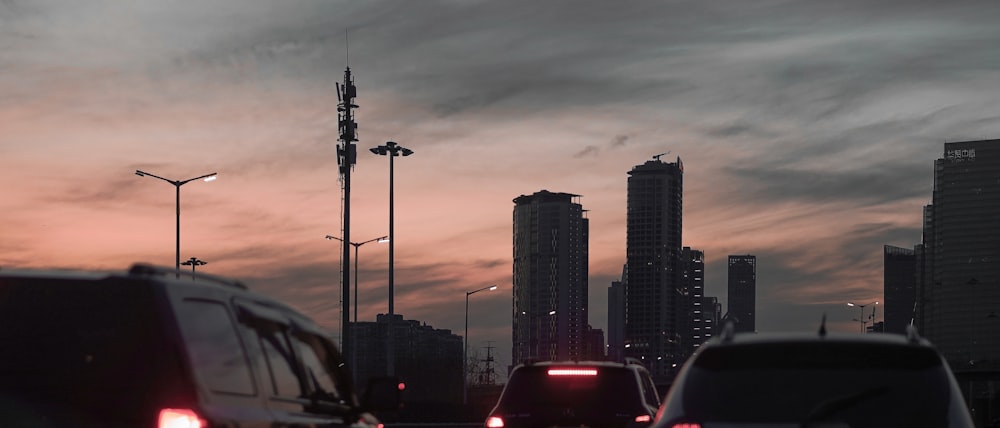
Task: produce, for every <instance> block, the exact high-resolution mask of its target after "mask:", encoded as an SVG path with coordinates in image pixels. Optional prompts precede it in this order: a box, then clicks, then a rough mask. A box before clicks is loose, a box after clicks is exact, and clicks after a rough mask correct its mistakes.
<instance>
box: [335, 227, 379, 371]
mask: <svg viewBox="0 0 1000 428" xmlns="http://www.w3.org/2000/svg"><path fill="white" fill-rule="evenodd" d="M326 239H336V240H338V241H340V242H344V240H343V239H341V238H338V237H336V236H333V235H326ZM388 240H389V237H388V236H380V237H378V238H372V239H369V240H367V241H364V242H348V244H350V245H351V246H352V247H354V324H357V323H358V276H359V275H358V249H359V248H361V246H362V245H365V244H367V243H369V242H378V243H382V242H387V241H388ZM344 310H345V311H346V310H348V309H347V308H344ZM350 338H351V339H353V340H354V342H357V339H355V338H354V335H353V334H352V335H350ZM353 344H354V343H353V342H352V343H351V346H350V348H349V351H348V352H350V353H351V372H352V373H353V374H354V378H355V379H357V378H358V372H357V370H358V349H357V347H355V346H353ZM340 346H341V349H343V346H344V344H343V343H341V344H340Z"/></svg>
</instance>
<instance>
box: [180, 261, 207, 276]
mask: <svg viewBox="0 0 1000 428" xmlns="http://www.w3.org/2000/svg"><path fill="white" fill-rule="evenodd" d="M181 264H182V265H184V266H191V280H192V281H196V280H197V279H196V278H195V271H194V268H195V267H196V266H203V265H207V264H208V262H206V261H204V260H199V259H198V258H197V257H191V258H190V259H187V260H186V261H184V262H183V263H181Z"/></svg>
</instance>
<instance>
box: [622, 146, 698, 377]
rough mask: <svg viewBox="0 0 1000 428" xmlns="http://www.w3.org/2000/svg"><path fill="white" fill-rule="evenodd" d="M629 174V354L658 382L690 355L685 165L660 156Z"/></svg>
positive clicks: (626, 280) (626, 345)
mask: <svg viewBox="0 0 1000 428" xmlns="http://www.w3.org/2000/svg"><path fill="white" fill-rule="evenodd" d="M628 175H629V178H628V202H627V204H628V206H627V210H628V211H627V220H626V226H627V231H626V240H625V246H626V270H627V272H628V277H627V278H623V282H624V284H625V328H624V348H625V349H624V354H625V356H626V357H633V358H637V359H639V360H641V361H642V362H643V364H645V365H646V367H647V368H648V369H649V371H650V373H651V374H652V375H653V377H654V379H656V380H657V381H658V382H662V381H669V380H671V379H672V378H673V376H674V374H675V373H676V370H677V367H679V365H680V364H681V363H683V361H684V358H685V354H686V352H685V348H684V346H683V344H682V342H683V340H684V338H685V337H684V336H685V332H684V331H683V330H682V328H683V326H684V325H686V322H685V320H684V317H686V316H687V315H688V311H687V309H688V307H687V302H686V300H687V299H686V298H684V297H683V292H684V281H683V277H682V270H683V267H684V266H683V264H682V257H681V251H682V247H681V214H682V206H683V204H682V202H683V189H684V180H683V176H684V166H683V164H682V163H681V159H680V158H679V157H678V158H677V162H675V163H669V162H663V161H661V160H660V156H659V155H658V156H654V157H653V160H650V161H646V162H645V163H644V164H642V165H637V166H635V167H634V168H632V170H631V171H629V172H628ZM609 353H610V352H609Z"/></svg>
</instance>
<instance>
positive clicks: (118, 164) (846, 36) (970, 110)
mask: <svg viewBox="0 0 1000 428" xmlns="http://www.w3.org/2000/svg"><path fill="white" fill-rule="evenodd" d="M998 22H1000V3H996V2H993V1H989V2H988V1H981V2H973V1H954V2H937V1H878V2H873V1H870V0H857V1H779V0H767V1H746V0H722V1H710V2H707V1H628V0H626V1H613V2H608V1H597V0H565V1H544V2H535V1H520V0H518V1H472V0H470V1H454V0H452V1H445V0H441V1H363V2H360V1H335V0H312V1H308V0H290V1H273V0H210V1H199V2H163V1H124V0H96V1H87V2H67V1H46V0H3V1H0V189H2V193H0V268H13V267H18V268H24V267H28V268H36V267H69V268H87V269H124V268H126V267H127V266H128V265H129V264H131V263H132V262H137V261H142V262H151V263H155V264H160V265H164V266H173V263H174V233H175V223H174V221H175V212H174V209H175V200H174V196H175V193H174V192H175V190H174V187H173V186H171V185H169V184H167V183H164V182H162V181H160V180H156V179H152V178H148V177H138V176H136V175H135V174H134V172H135V170H136V169H142V170H144V171H147V172H150V173H153V174H156V175H160V176H162V177H166V178H169V179H174V180H183V179H187V178H192V177H197V176H200V175H203V174H207V173H211V172H218V174H219V179H218V180H216V181H213V182H209V183H204V182H200V181H198V182H191V183H188V184H186V185H184V186H183V187H182V189H181V227H182V231H181V259H182V260H185V259H188V258H190V257H197V258H199V259H201V260H204V261H207V262H208V264H207V265H205V266H202V267H200V268H199V271H202V272H206V273H212V274H219V275H226V276H234V277H238V278H241V279H243V280H244V281H245V282H247V283H248V284H249V286H250V287H251V288H252V289H254V290H256V291H259V292H262V293H265V294H268V295H271V296H274V297H277V298H279V299H282V300H285V301H288V302H289V303H291V304H293V305H294V306H296V307H298V308H300V309H301V310H303V311H304V312H305V313H307V314H309V315H310V316H312V317H314V318H315V319H317V320H318V321H319V322H320V323H322V324H323V325H326V326H327V327H329V328H330V329H331V330H332V331H335V332H338V333H339V329H340V310H341V308H340V304H339V299H340V279H341V274H340V247H339V246H338V243H337V242H336V241H329V240H325V239H324V236H325V235H327V234H330V235H334V236H342V231H341V220H340V219H341V195H342V194H341V183H340V181H339V178H338V172H337V160H336V145H337V141H336V140H337V112H336V104H337V96H336V89H335V82H339V81H341V80H342V78H343V73H344V69H345V67H347V66H350V67H351V70H352V71H353V73H354V74H355V77H356V84H357V87H358V98H357V104H359V105H360V106H361V107H360V109H358V110H357V121H358V123H359V126H360V132H359V136H360V141H359V143H358V162H357V165H356V168H355V169H354V172H353V173H352V184H353V186H352V202H351V203H352V230H351V237H352V240H354V241H355V242H360V241H364V240H368V239H371V238H375V237H378V236H382V235H386V234H388V219H389V212H388V211H389V210H388V205H389V203H388V200H389V163H388V159H387V158H386V157H381V156H375V155H373V154H371V153H369V151H368V149H369V148H371V147H375V146H378V145H381V144H384V143H385V142H386V141H390V140H391V141H396V142H398V143H399V144H401V145H403V146H405V147H407V148H410V149H412V150H413V151H414V152H415V153H414V155H412V156H409V157H406V158H396V161H395V168H394V170H395V244H394V250H395V281H394V284H395V290H396V296H395V311H396V312H397V313H401V314H403V315H404V316H405V317H406V318H407V319H417V320H420V321H423V322H426V323H427V324H429V325H432V326H434V327H436V328H441V329H451V330H453V331H454V332H455V333H457V334H462V333H463V331H462V330H463V325H464V315H465V312H464V309H465V292H466V291H470V290H474V289H477V288H481V287H484V286H487V285H490V284H497V285H499V289H498V290H496V291H493V292H489V293H487V292H484V293H479V294H476V295H474V296H472V298H471V299H470V320H469V326H470V341H469V346H470V349H473V350H476V349H480V348H482V347H483V346H486V345H487V344H488V343H492V345H493V346H496V351H495V352H497V355H496V356H497V360H498V362H499V363H500V364H501V366H505V365H506V364H509V363H510V346H511V344H510V340H511V339H510V337H511V302H512V294H511V272H512V237H511V233H512V211H513V207H514V204H513V202H512V199H514V198H516V197H518V196H519V195H522V194H531V193H534V192H536V191H539V190H543V189H545V190H549V191H553V192H566V193H573V194H578V195H581V196H582V198H581V199H580V201H581V203H582V205H583V208H584V209H586V210H588V213H587V215H588V217H589V219H590V308H591V311H590V323H591V324H592V325H593V326H594V327H595V328H606V327H607V302H606V301H607V288H608V286H609V285H610V283H611V281H614V280H617V279H619V277H620V275H621V271H622V266H623V264H624V263H625V232H626V231H625V215H626V206H625V200H626V182H627V178H628V176H627V172H628V171H629V170H630V169H632V168H633V167H634V166H635V165H639V164H642V163H643V162H645V161H646V160H649V159H652V157H653V156H654V155H658V154H661V153H665V152H669V154H668V155H665V156H664V157H663V160H669V161H671V162H674V161H676V160H677V158H678V157H680V159H681V160H682V161H683V162H684V167H685V174H684V219H683V230H684V231H683V242H684V245H685V246H690V247H693V248H697V249H701V250H703V251H704V252H705V254H706V256H707V265H708V268H707V275H706V294H707V295H711V296H717V297H719V298H720V300H721V301H722V302H723V306H724V307H725V302H726V266H725V265H726V258H727V256H728V255H730V254H754V255H756V256H757V261H758V271H757V328H758V330H759V331H784V330H800V331H801V330H809V331H811V330H814V329H816V328H817V326H818V324H819V321H820V318H821V317H822V315H823V314H824V313H825V314H826V315H827V318H828V320H829V323H830V324H831V326H832V329H835V330H843V331H855V330H860V325H859V323H857V322H854V321H852V318H858V317H859V313H858V310H857V308H850V307H847V305H846V302H848V301H854V302H859V303H868V302H871V301H875V300H880V301H881V300H882V246H883V245H885V244H889V245H896V246H902V247H912V246H913V245H914V244H916V243H919V242H920V239H921V230H920V226H921V221H922V219H921V210H922V207H923V205H925V204H927V203H928V202H929V201H930V198H931V189H932V178H933V168H932V166H933V160H934V159H936V158H939V157H941V155H942V153H943V144H944V143H945V142H947V141H964V140H978V139H985V138H998V137H1000V118H998V116H1000V72H998V71H1000V25H998V24H997V23H998ZM359 254H360V258H359V263H360V272H359V273H360V276H359V278H360V283H361V287H360V289H361V291H360V299H359V300H360V307H359V312H360V314H359V318H360V319H361V320H368V321H371V320H374V317H375V314H377V313H385V312H386V311H387V287H386V282H387V278H388V272H387V271H388V245H387V244H376V243H371V244H366V245H364V246H362V247H361V248H360V250H359ZM352 256H353V250H352ZM352 264H353V262H352ZM882 313H883V310H882V308H879V310H878V314H877V317H878V319H879V320H881V319H882Z"/></svg>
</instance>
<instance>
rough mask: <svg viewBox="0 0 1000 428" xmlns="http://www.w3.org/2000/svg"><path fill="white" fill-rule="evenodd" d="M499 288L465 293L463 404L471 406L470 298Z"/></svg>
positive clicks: (491, 287) (494, 287)
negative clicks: (469, 371)
mask: <svg viewBox="0 0 1000 428" xmlns="http://www.w3.org/2000/svg"><path fill="white" fill-rule="evenodd" d="M496 289H497V286H496V285H495V284H494V285H491V286H488V287H483V288H480V289H478V290H472V291H466V292H465V336H463V339H465V351H463V352H462V404H463V405H467V404H469V386H468V385H469V373H468V370H469V369H468V367H469V296H471V295H473V294H476V293H478V292H480V291H486V290H489V291H493V290H496Z"/></svg>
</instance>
